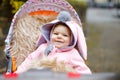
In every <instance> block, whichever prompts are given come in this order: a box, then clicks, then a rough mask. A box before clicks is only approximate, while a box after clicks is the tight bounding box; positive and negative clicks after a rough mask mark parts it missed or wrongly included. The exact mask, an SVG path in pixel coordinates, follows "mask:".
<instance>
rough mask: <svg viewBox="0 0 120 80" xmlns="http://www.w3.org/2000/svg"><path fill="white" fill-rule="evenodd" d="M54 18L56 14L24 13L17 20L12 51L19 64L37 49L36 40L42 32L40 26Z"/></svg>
mask: <svg viewBox="0 0 120 80" xmlns="http://www.w3.org/2000/svg"><path fill="white" fill-rule="evenodd" d="M54 19H56V16H44V15H41V16H40V15H32V16H31V15H24V16H22V17H21V18H20V19H17V20H16V22H15V24H14V29H13V32H12V41H11V46H10V53H11V54H12V56H14V57H16V61H17V66H19V65H20V64H21V63H22V62H23V61H24V59H25V58H26V57H27V56H28V54H30V53H31V52H33V51H34V50H35V49H36V41H37V39H38V37H39V35H40V34H41V33H40V27H41V26H42V25H43V24H45V23H47V22H50V21H52V20H54Z"/></svg>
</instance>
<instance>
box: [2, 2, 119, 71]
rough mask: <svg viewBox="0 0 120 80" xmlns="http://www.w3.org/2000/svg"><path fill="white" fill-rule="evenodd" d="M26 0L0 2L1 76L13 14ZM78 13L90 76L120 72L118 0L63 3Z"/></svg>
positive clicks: (5, 62)
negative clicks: (92, 74)
mask: <svg viewBox="0 0 120 80" xmlns="http://www.w3.org/2000/svg"><path fill="white" fill-rule="evenodd" d="M25 1H27V0H0V73H4V72H5V71H6V66H7V60H6V58H5V53H4V51H3V50H4V46H5V44H4V40H5V38H6V36H7V34H8V30H9V27H10V23H11V20H12V17H13V15H14V14H15V13H16V11H17V10H18V9H19V8H20V7H21V6H22V5H23V4H24V3H25ZM66 1H68V2H69V3H70V4H71V5H72V6H73V7H74V9H75V10H76V11H77V13H78V15H79V17H80V19H81V22H82V24H83V30H84V33H85V37H86V41H87V45H88V60H87V61H86V64H87V65H88V66H89V67H90V69H91V70H92V72H93V73H99V72H115V73H119V72H120V64H119V61H120V58H119V53H120V36H119V34H120V0H66Z"/></svg>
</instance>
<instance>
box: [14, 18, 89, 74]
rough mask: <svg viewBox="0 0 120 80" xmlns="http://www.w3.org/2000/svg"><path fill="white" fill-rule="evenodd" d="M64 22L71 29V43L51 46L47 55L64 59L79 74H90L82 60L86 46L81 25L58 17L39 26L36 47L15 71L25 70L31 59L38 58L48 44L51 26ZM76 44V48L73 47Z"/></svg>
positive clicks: (58, 59)
mask: <svg viewBox="0 0 120 80" xmlns="http://www.w3.org/2000/svg"><path fill="white" fill-rule="evenodd" d="M58 22H62V23H65V24H66V25H67V26H68V27H69V28H70V30H71V32H72V35H73V39H72V42H71V45H70V46H68V47H65V48H60V49H57V48H55V47H54V48H53V49H52V50H51V51H50V53H49V54H48V57H49V58H50V59H54V58H57V61H58V62H59V61H64V62H65V63H66V64H70V65H72V67H73V68H74V69H75V70H76V72H78V73H81V74H91V71H90V69H89V68H88V67H87V65H86V64H85V62H84V60H87V46H86V40H85V37H84V34H83V31H82V27H81V26H79V25H78V24H77V23H76V22H74V21H72V20H68V21H61V20H59V19H57V20H54V21H52V22H50V23H48V24H45V25H43V26H42V27H41V33H42V36H41V37H40V39H39V40H38V43H37V44H38V46H39V47H38V48H37V49H36V50H35V51H34V52H33V53H31V54H30V55H29V56H28V57H27V58H26V59H25V61H24V62H23V63H22V64H21V65H20V66H19V67H18V69H17V71H16V73H22V72H24V71H26V70H27V66H28V65H29V64H30V63H31V61H32V60H35V59H40V58H41V57H42V55H43V54H44V52H45V49H46V47H47V46H49V44H50V33H51V30H52V28H53V26H54V25H55V24H56V23H58ZM75 46H77V49H78V50H77V49H76V48H74V47H75Z"/></svg>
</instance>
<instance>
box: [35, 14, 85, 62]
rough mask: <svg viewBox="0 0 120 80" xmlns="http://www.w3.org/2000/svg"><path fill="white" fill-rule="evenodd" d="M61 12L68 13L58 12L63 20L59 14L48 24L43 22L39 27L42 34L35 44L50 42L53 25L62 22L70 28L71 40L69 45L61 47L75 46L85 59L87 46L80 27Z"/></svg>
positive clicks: (70, 47)
mask: <svg viewBox="0 0 120 80" xmlns="http://www.w3.org/2000/svg"><path fill="white" fill-rule="evenodd" d="M63 13H64V14H66V15H68V13H67V12H61V13H60V14H62V17H64V19H63V20H62V17H60V16H61V15H60V14H59V15H58V18H57V19H56V20H54V21H52V22H50V23H48V24H45V25H43V26H42V27H41V33H42V36H41V37H40V39H39V40H38V43H37V45H41V44H42V43H45V42H47V43H50V33H51V30H52V28H53V26H54V25H55V24H58V23H64V24H66V25H67V26H68V27H69V29H70V30H71V33H72V35H73V41H72V44H71V45H70V46H69V47H67V48H65V49H62V50H69V49H72V48H74V47H75V46H76V47H77V49H78V51H79V53H80V55H81V56H82V58H83V59H84V60H86V59H87V46H86V40H85V37H84V33H83V30H82V27H81V26H79V25H78V24H77V23H76V22H75V21H72V20H71V19H70V18H68V17H70V16H67V19H66V18H65V17H66V15H64V16H63Z"/></svg>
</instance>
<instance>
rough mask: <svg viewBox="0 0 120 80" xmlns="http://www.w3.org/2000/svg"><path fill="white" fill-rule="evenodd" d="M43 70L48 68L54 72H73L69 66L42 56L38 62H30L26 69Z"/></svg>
mask: <svg viewBox="0 0 120 80" xmlns="http://www.w3.org/2000/svg"><path fill="white" fill-rule="evenodd" d="M32 68H35V69H43V68H48V69H50V70H52V71H55V72H75V70H74V69H73V68H72V67H71V65H69V64H66V63H64V62H59V63H58V62H57V59H53V60H50V59H49V58H47V57H46V56H43V57H42V59H40V60H35V61H32V62H31V64H30V65H29V68H28V69H32Z"/></svg>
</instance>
